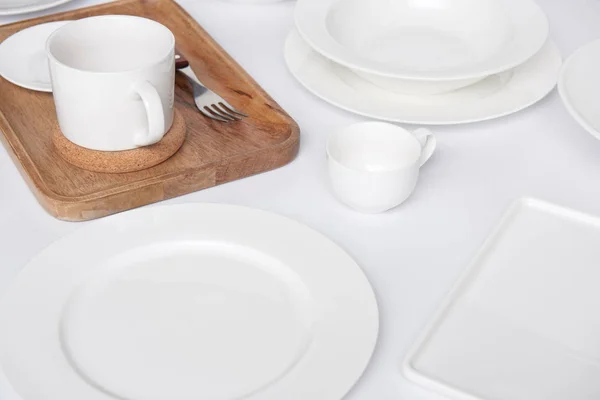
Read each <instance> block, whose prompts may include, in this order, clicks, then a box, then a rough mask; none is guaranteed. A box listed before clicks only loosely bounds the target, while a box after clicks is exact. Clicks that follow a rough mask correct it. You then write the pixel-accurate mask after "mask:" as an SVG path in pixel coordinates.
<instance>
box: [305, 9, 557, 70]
mask: <svg viewBox="0 0 600 400" xmlns="http://www.w3.org/2000/svg"><path fill="white" fill-rule="evenodd" d="M295 21H296V27H297V28H298V30H299V32H300V34H301V35H302V37H303V38H304V39H305V40H306V41H307V42H308V43H309V44H310V45H311V47H313V48H314V49H315V50H317V51H318V52H319V53H321V54H322V55H324V56H325V57H327V58H329V59H331V60H333V61H335V62H337V63H339V64H341V65H344V66H346V67H348V68H352V69H355V70H360V71H363V72H365V73H370V74H379V75H382V76H388V77H393V78H401V79H415V80H435V81H437V80H459V79H470V78H478V77H484V76H488V75H492V74H496V73H499V72H504V71H506V70H508V69H510V68H513V67H515V66H517V65H520V64H522V63H523V62H525V61H526V60H528V59H529V58H530V57H532V56H533V55H534V54H536V53H537V52H538V51H539V50H540V48H541V47H542V46H543V45H544V43H545V42H546V40H547V38H548V20H547V18H546V16H545V14H544V12H543V11H542V10H541V9H540V7H539V6H538V5H537V4H536V3H535V1H534V0H435V1H432V0H395V1H390V0H368V1H365V0H299V1H298V4H297V6H296V11H295Z"/></svg>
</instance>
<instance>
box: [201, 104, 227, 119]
mask: <svg viewBox="0 0 600 400" xmlns="http://www.w3.org/2000/svg"><path fill="white" fill-rule="evenodd" d="M205 108H206V109H208V107H205ZM198 110H200V112H201V113H202V114H203V115H204V116H206V117H208V118H211V119H214V120H217V121H221V122H229V120H227V119H225V118H221V117H219V116H217V115H213V114H212V113H210V112H208V111H205V110H203V109H201V108H198Z"/></svg>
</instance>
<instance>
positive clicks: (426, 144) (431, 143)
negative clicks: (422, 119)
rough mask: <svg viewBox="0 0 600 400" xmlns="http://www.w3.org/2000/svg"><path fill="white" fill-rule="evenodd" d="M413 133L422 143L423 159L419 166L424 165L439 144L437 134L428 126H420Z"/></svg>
mask: <svg viewBox="0 0 600 400" xmlns="http://www.w3.org/2000/svg"><path fill="white" fill-rule="evenodd" d="M413 135H415V137H416V138H417V140H418V141H419V143H420V144H421V149H422V151H421V160H420V162H419V166H422V165H423V164H425V163H426V162H427V160H429V158H431V156H432V155H433V152H434V151H435V146H436V144H437V142H436V140H435V136H433V132H431V131H430V130H429V129H426V128H419V129H416V130H415V131H414V132H413Z"/></svg>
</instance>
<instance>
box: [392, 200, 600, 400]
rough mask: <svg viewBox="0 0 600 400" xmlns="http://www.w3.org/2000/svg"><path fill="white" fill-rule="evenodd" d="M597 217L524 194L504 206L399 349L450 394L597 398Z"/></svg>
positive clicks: (464, 399)
mask: <svg viewBox="0 0 600 400" xmlns="http://www.w3.org/2000/svg"><path fill="white" fill-rule="evenodd" d="M599 282H600V218H597V217H592V216H589V215H585V214H582V213H579V212H576V211H573V210H569V209H566V208H563V207H558V206H555V205H552V204H548V203H546V202H542V201H539V200H533V199H523V200H521V201H519V202H517V203H516V204H514V205H513V207H512V208H511V209H510V210H509V211H508V212H507V214H506V215H505V216H504V218H503V219H502V222H501V223H500V224H499V226H498V227H497V228H496V230H495V231H494V233H493V234H492V236H491V237H490V238H489V239H488V240H487V241H486V243H485V244H484V245H483V247H482V249H481V250H480V252H479V253H478V255H477V257H476V258H475V260H474V261H473V263H472V264H471V266H470V267H469V268H468V269H467V270H466V271H465V273H464V275H463V276H462V277H461V279H460V280H459V282H458V284H457V285H456V286H455V288H454V289H453V290H452V291H451V292H450V294H449V295H448V297H447V299H446V301H445V302H444V304H443V305H442V307H441V309H440V310H439V311H438V313H437V314H436V316H435V317H434V319H433V321H432V323H431V324H430V325H429V327H428V328H427V329H426V330H425V333H424V335H423V336H421V338H420V339H419V340H418V341H417V343H416V345H415V346H414V348H413V349H412V350H411V351H410V352H409V354H408V356H407V357H406V359H405V362H404V368H403V369H404V373H405V374H406V376H407V377H408V378H410V379H412V380H414V381H415V382H417V383H419V384H421V385H424V386H426V387H428V388H430V389H433V390H436V391H438V392H440V393H442V394H443V395H445V396H448V397H450V398H453V399H458V400H595V399H600V379H599V378H598V377H600V313H599V312H598V307H599V305H600V291H599V290H598V283H599Z"/></svg>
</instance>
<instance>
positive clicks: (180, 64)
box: [175, 53, 190, 69]
mask: <svg viewBox="0 0 600 400" xmlns="http://www.w3.org/2000/svg"><path fill="white" fill-rule="evenodd" d="M189 66H190V62H189V61H188V60H187V59H186V58H185V57H184V56H182V55H181V54H179V53H175V68H176V69H183V68H187V67H189Z"/></svg>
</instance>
